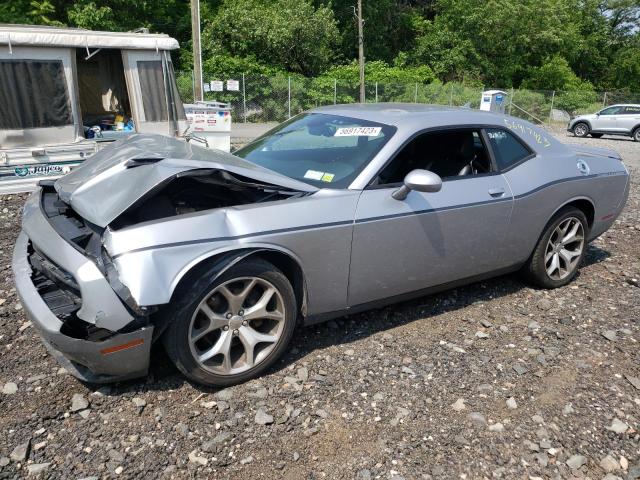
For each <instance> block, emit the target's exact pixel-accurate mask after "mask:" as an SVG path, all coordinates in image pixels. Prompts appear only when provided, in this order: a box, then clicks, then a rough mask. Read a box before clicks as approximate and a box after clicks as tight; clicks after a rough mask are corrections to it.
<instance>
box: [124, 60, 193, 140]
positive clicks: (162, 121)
mask: <svg viewBox="0 0 640 480" xmlns="http://www.w3.org/2000/svg"><path fill="white" fill-rule="evenodd" d="M122 56H123V62H124V69H125V78H126V80H127V88H128V89H129V99H130V101H131V109H132V113H133V118H134V123H135V127H136V131H138V132H141V133H143V132H144V133H160V134H163V135H171V136H175V135H178V134H180V133H181V128H182V129H184V127H183V125H186V117H185V114H184V108H183V106H182V101H181V100H180V97H179V96H178V92H177V88H176V86H175V78H174V74H173V68H172V66H171V57H170V56H169V53H168V52H166V51H164V50H159V51H157V52H155V51H147V50H145V51H136V50H124V51H123V52H122Z"/></svg>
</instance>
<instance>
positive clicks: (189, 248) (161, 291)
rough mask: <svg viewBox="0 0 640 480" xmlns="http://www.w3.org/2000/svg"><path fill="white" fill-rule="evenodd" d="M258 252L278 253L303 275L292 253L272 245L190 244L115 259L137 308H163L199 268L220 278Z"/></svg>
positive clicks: (301, 267)
mask: <svg viewBox="0 0 640 480" xmlns="http://www.w3.org/2000/svg"><path fill="white" fill-rule="evenodd" d="M259 252H278V253H281V254H284V255H286V256H288V257H289V258H291V259H292V260H293V261H295V262H296V263H297V265H298V266H299V267H300V269H301V270H302V271H304V265H303V264H302V262H301V260H300V259H299V258H298V257H297V255H295V254H294V253H293V252H291V251H289V250H287V249H285V248H283V247H281V246H279V245H273V244H266V243H265V244H263V243H255V244H253V243H247V244H243V245H229V244H228V243H227V244H226V245H215V244H190V245H178V246H175V247H170V248H159V249H155V250H143V251H138V252H135V251H134V252H131V253H127V254H124V255H121V256H119V257H117V258H116V259H114V264H115V266H116V269H117V271H118V275H119V279H120V281H121V282H122V283H123V284H124V285H125V286H126V287H127V288H128V289H129V291H130V292H131V296H132V297H133V299H134V300H135V301H136V303H137V304H138V305H140V306H141V307H143V306H152V305H164V304H167V303H169V302H170V301H171V298H172V296H173V294H174V292H175V291H176V288H177V287H178V285H179V284H180V283H181V282H182V281H183V280H185V279H188V276H189V275H190V274H193V273H197V271H198V269H199V268H200V266H202V265H204V264H206V265H207V267H208V268H211V262H213V263H214V264H216V267H217V268H216V270H215V271H216V275H215V276H214V277H213V278H212V280H213V279H214V278H217V277H218V276H219V275H221V274H223V273H224V272H225V271H227V270H228V269H229V268H231V267H232V266H233V265H235V264H237V263H238V262H240V261H242V260H244V259H245V258H247V257H249V256H250V255H254V254H256V253H259Z"/></svg>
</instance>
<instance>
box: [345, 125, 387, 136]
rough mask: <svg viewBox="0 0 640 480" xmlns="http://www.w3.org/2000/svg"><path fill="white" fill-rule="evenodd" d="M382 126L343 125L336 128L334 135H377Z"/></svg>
mask: <svg viewBox="0 0 640 480" xmlns="http://www.w3.org/2000/svg"><path fill="white" fill-rule="evenodd" d="M381 130H382V127H343V128H339V129H337V130H336V133H335V134H334V137H377V136H378V135H380V131H381Z"/></svg>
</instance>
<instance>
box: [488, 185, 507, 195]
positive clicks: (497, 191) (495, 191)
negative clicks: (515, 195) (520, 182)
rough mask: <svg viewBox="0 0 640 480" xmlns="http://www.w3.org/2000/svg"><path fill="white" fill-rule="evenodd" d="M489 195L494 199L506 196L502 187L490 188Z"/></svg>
mask: <svg viewBox="0 0 640 480" xmlns="http://www.w3.org/2000/svg"><path fill="white" fill-rule="evenodd" d="M489 195H491V196H492V197H501V196H503V195H504V188H502V187H498V188H490V189H489Z"/></svg>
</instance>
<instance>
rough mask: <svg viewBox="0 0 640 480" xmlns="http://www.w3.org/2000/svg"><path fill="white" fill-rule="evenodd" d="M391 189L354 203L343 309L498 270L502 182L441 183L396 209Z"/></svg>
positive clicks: (473, 178)
mask: <svg viewBox="0 0 640 480" xmlns="http://www.w3.org/2000/svg"><path fill="white" fill-rule="evenodd" d="M409 147H410V144H409V145H407V146H405V148H409ZM418 166H419V165H418ZM385 168H386V167H385ZM397 188H398V186H397V184H396V185H384V184H383V185H376V186H372V187H369V188H367V189H365V190H364V191H363V192H362V194H361V196H360V200H359V202H358V207H357V209H356V216H355V223H354V231H353V244H352V245H353V246H352V255H351V269H350V279H349V305H350V306H356V305H360V304H363V303H367V302H371V301H374V300H379V299H382V298H389V297H394V296H396V295H402V294H406V293H409V292H415V291H419V290H421V289H425V288H428V287H432V286H436V285H440V284H445V283H448V282H453V281H455V280H459V279H463V278H468V277H473V276H476V275H480V274H483V273H486V272H489V271H492V270H496V269H499V268H501V267H502V266H504V265H503V263H504V262H503V261H502V259H501V253H500V252H501V245H502V242H503V240H504V238H505V236H506V230H507V228H508V224H509V219H510V214H511V208H512V202H513V196H512V194H511V191H510V189H509V185H508V183H507V182H506V180H505V179H504V178H503V176H502V175H500V174H498V173H493V172H488V173H485V174H478V175H466V176H457V175H456V176H451V177H448V178H447V177H446V178H444V179H443V183H442V189H441V190H440V191H439V192H435V193H423V192H418V191H411V192H410V193H409V194H408V196H407V197H406V199H405V200H401V201H399V200H395V199H394V198H393V197H392V193H393V192H394V191H395V190H396V189H397Z"/></svg>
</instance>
